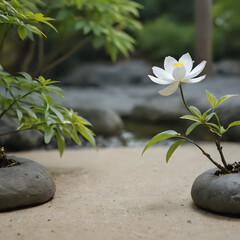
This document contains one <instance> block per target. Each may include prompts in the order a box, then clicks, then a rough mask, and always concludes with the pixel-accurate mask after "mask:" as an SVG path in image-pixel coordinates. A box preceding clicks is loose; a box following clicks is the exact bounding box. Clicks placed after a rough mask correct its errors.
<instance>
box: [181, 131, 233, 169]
mask: <svg viewBox="0 0 240 240" xmlns="http://www.w3.org/2000/svg"><path fill="white" fill-rule="evenodd" d="M181 138H183V139H185V140H187V141H189V142H190V143H192V144H194V145H195V146H196V147H197V148H198V149H199V150H200V151H201V152H202V153H203V155H205V156H206V157H207V158H208V159H209V160H210V161H211V162H212V163H213V164H214V165H215V166H216V167H218V168H219V169H220V170H222V171H224V172H229V171H228V169H227V168H224V167H223V166H222V165H220V164H219V163H217V162H215V161H214V160H213V159H212V157H211V156H210V154H209V153H207V152H205V151H204V150H203V149H202V148H201V147H200V146H199V145H198V144H197V143H196V142H195V141H193V140H191V139H189V138H187V137H184V136H181Z"/></svg>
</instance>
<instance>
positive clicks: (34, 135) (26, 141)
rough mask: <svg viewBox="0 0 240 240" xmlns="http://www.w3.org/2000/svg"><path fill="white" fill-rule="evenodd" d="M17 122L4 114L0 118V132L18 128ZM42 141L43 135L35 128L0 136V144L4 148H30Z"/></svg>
mask: <svg viewBox="0 0 240 240" xmlns="http://www.w3.org/2000/svg"><path fill="white" fill-rule="evenodd" d="M18 126H19V123H18V121H17V120H16V119H13V118H10V117H7V116H4V117H2V119H1V120H0V132H1V133H5V132H10V131H14V130H16V129H17V128H18ZM42 143H43V135H42V133H41V132H38V131H35V130H26V131H22V132H18V133H14V134H9V135H5V136H1V137H0V145H1V146H5V147H6V148H8V147H10V148H14V149H25V150H26V149H31V148H37V147H39V146H41V144H42Z"/></svg>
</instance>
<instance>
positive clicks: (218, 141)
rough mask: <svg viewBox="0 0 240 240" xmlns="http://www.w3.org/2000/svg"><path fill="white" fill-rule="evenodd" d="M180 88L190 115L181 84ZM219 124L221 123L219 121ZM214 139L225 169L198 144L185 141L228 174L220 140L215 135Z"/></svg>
mask: <svg viewBox="0 0 240 240" xmlns="http://www.w3.org/2000/svg"><path fill="white" fill-rule="evenodd" d="M179 88H180V92H181V97H182V100H183V103H184V106H185V107H186V109H187V110H188V111H189V112H190V113H192V112H191V111H190V108H189V106H188V104H187V102H186V100H185V98H184V95H183V89H182V84H181V82H180V83H179ZM218 122H219V119H218ZM203 124H204V123H203ZM204 125H205V126H206V127H207V128H208V129H209V126H208V125H207V124H204ZM209 130H210V129H209ZM210 132H211V131H210ZM214 137H215V144H216V146H217V150H218V152H219V154H220V156H221V160H222V163H223V165H224V167H222V166H221V165H220V164H218V163H217V162H215V161H214V160H213V159H212V158H211V156H210V155H209V154H208V153H206V152H205V151H204V150H203V149H202V148H201V147H200V146H199V145H198V144H197V143H196V142H194V141H192V140H190V139H188V138H185V139H186V140H188V141H190V142H191V143H193V144H194V145H195V146H197V147H198V148H199V149H200V150H201V151H202V153H203V154H204V155H205V156H206V157H207V158H208V159H209V160H210V161H211V162H212V163H213V164H214V165H216V166H217V167H218V168H219V169H221V170H224V171H227V172H228V165H227V162H226V160H225V157H224V155H223V151H222V146H221V143H220V140H218V139H217V137H216V136H215V135H214Z"/></svg>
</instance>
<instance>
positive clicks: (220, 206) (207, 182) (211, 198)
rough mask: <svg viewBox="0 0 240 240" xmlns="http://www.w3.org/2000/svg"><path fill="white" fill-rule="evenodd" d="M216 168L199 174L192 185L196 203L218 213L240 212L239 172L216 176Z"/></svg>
mask: <svg viewBox="0 0 240 240" xmlns="http://www.w3.org/2000/svg"><path fill="white" fill-rule="evenodd" d="M216 170H217V169H216V168H214V169H210V170H208V171H206V172H204V173H202V174H201V175H199V176H198V177H197V178H196V180H195V181H194V183H193V186H192V191H191V195H192V199H193V201H194V202H195V204H196V205H198V206H199V207H201V208H204V209H208V210H211V211H214V212H218V213H225V214H240V174H239V173H234V174H225V175H221V176H217V175H215V174H214V173H215V172H216Z"/></svg>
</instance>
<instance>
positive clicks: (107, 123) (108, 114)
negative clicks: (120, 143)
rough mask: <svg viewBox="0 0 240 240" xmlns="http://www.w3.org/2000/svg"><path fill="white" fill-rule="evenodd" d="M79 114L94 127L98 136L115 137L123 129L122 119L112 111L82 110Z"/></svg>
mask: <svg viewBox="0 0 240 240" xmlns="http://www.w3.org/2000/svg"><path fill="white" fill-rule="evenodd" d="M78 112H79V114H80V115H81V116H82V117H84V118H86V119H87V120H88V121H89V122H90V123H91V124H92V125H93V128H92V130H93V131H94V133H95V134H97V135H102V136H110V135H115V134H117V133H118V132H119V131H120V130H121V129H122V128H123V121H122V119H121V118H120V117H119V115H118V114H116V113H115V112H114V111H112V110H110V109H86V108H81V109H79V110H78Z"/></svg>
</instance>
